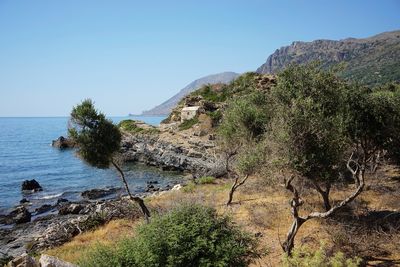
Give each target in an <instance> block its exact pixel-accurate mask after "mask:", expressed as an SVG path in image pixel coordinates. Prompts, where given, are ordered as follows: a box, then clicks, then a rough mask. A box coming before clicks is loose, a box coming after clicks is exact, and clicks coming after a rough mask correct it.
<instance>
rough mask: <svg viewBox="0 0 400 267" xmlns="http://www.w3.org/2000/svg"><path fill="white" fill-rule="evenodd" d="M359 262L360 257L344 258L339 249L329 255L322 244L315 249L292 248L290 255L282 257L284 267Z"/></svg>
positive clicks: (333, 266) (347, 265) (330, 266)
mask: <svg viewBox="0 0 400 267" xmlns="http://www.w3.org/2000/svg"><path fill="white" fill-rule="evenodd" d="M360 263H361V259H360V258H358V257H355V258H346V257H345V255H344V254H343V252H340V251H339V252H337V253H335V254H334V255H332V256H330V257H329V256H328V255H327V254H326V252H325V248H324V246H321V247H320V248H319V249H318V250H316V251H312V250H311V249H309V248H298V249H294V250H293V252H292V256H290V257H288V256H286V255H285V257H284V259H283V265H284V266H286V267H294V266H296V267H309V266H310V267H311V266H313V267H357V266H359V265H360Z"/></svg>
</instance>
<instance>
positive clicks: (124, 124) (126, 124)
mask: <svg viewBox="0 0 400 267" xmlns="http://www.w3.org/2000/svg"><path fill="white" fill-rule="evenodd" d="M118 127H119V128H121V129H122V130H125V131H128V132H131V133H139V132H141V131H143V130H144V129H143V128H140V127H138V126H137V125H136V122H135V121H134V120H123V121H121V122H120V123H119V124H118Z"/></svg>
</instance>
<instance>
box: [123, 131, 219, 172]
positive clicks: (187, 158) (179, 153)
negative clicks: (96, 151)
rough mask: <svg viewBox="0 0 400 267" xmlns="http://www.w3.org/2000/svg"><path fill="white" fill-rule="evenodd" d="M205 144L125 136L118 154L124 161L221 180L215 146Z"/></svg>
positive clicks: (148, 136)
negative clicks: (185, 143) (187, 145)
mask: <svg viewBox="0 0 400 267" xmlns="http://www.w3.org/2000/svg"><path fill="white" fill-rule="evenodd" d="M208 142H210V141H208ZM208 142H203V141H191V140H189V141H188V144H189V145H190V147H184V146H182V145H179V144H176V142H175V143H174V142H172V141H171V142H170V141H168V140H165V139H161V138H157V137H155V136H150V135H130V134H125V135H124V136H123V139H122V149H121V152H122V154H123V157H124V159H125V160H126V161H132V162H141V163H144V164H146V165H150V166H157V167H160V168H161V169H162V170H174V171H185V172H189V173H192V174H194V175H195V176H196V177H197V176H199V177H201V176H214V177H221V176H223V175H225V174H226V170H225V167H224V165H223V162H222V161H221V160H220V159H219V158H217V157H215V156H214V155H215V151H214V149H215V145H214V144H212V143H208Z"/></svg>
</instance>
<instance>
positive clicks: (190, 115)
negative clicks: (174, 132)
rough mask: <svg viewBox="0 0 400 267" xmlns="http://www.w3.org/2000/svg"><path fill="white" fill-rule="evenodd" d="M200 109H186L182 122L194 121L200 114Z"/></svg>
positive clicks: (182, 115)
mask: <svg viewBox="0 0 400 267" xmlns="http://www.w3.org/2000/svg"><path fill="white" fill-rule="evenodd" d="M199 109H200V107H199V106H195V107H184V108H183V109H182V111H181V122H184V121H187V120H190V119H193V118H194V117H196V115H197V114H198V112H199Z"/></svg>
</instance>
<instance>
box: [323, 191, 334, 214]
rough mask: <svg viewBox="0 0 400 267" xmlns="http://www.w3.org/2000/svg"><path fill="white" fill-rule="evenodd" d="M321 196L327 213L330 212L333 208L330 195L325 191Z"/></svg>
mask: <svg viewBox="0 0 400 267" xmlns="http://www.w3.org/2000/svg"><path fill="white" fill-rule="evenodd" d="M321 196H322V199H323V201H324V207H325V211H328V210H330V209H331V208H332V206H331V202H330V200H329V193H328V192H326V191H324V192H323V193H321Z"/></svg>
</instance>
